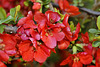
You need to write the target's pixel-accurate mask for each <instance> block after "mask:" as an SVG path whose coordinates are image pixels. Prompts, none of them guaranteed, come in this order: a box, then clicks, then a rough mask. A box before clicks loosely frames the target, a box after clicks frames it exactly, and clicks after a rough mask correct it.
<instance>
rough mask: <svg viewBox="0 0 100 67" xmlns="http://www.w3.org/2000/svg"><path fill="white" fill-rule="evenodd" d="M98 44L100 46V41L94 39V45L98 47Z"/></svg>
mask: <svg viewBox="0 0 100 67" xmlns="http://www.w3.org/2000/svg"><path fill="white" fill-rule="evenodd" d="M98 46H100V41H94V42H93V43H92V47H98Z"/></svg>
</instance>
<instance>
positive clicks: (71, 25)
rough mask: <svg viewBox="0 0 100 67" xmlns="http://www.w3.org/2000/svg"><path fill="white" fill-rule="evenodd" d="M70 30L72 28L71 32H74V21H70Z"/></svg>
mask: <svg viewBox="0 0 100 67" xmlns="http://www.w3.org/2000/svg"><path fill="white" fill-rule="evenodd" d="M70 28H71V31H74V23H73V21H70Z"/></svg>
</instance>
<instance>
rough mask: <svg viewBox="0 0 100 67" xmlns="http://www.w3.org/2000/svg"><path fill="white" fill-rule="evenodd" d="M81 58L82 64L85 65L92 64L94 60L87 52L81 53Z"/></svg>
mask: <svg viewBox="0 0 100 67" xmlns="http://www.w3.org/2000/svg"><path fill="white" fill-rule="evenodd" d="M79 57H80V62H81V63H83V64H85V65H86V64H90V63H91V62H92V60H93V57H92V56H91V55H89V54H87V53H86V52H81V53H79Z"/></svg>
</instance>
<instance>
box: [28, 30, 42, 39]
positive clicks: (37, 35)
mask: <svg viewBox="0 0 100 67" xmlns="http://www.w3.org/2000/svg"><path fill="white" fill-rule="evenodd" d="M30 33H31V36H32V37H33V38H35V39H36V40H40V34H39V33H38V32H37V31H34V29H30Z"/></svg>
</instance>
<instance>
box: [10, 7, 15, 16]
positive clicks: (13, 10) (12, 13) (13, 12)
mask: <svg viewBox="0 0 100 67" xmlns="http://www.w3.org/2000/svg"><path fill="white" fill-rule="evenodd" d="M15 12H16V8H11V9H10V15H11V16H12V17H14V16H15Z"/></svg>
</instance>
